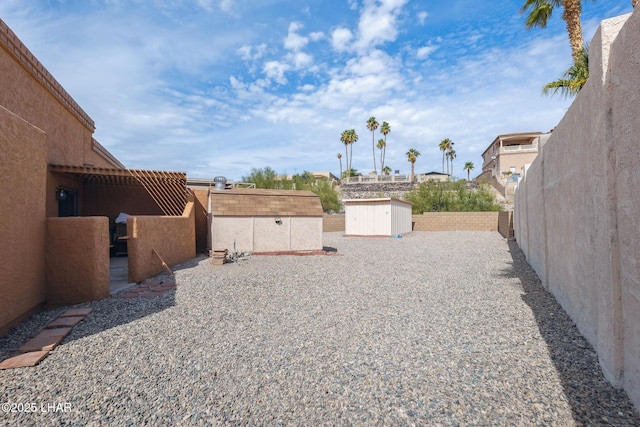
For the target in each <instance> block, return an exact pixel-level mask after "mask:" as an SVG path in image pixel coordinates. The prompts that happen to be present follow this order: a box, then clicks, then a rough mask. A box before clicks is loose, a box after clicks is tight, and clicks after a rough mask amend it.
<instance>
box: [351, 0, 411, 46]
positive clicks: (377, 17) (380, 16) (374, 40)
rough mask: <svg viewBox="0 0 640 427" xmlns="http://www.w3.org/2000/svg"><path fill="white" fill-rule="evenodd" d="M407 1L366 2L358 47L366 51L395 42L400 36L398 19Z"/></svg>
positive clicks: (384, 0)
mask: <svg viewBox="0 0 640 427" xmlns="http://www.w3.org/2000/svg"><path fill="white" fill-rule="evenodd" d="M406 2H407V0H366V1H365V4H364V7H363V9H362V13H361V15H360V21H359V22H358V40H357V41H356V47H357V48H358V49H359V50H366V49H368V48H370V47H374V46H376V45H378V44H381V43H384V42H388V41H394V40H395V39H396V37H397V35H398V29H397V24H398V23H397V18H398V15H399V14H400V12H401V9H402V6H404V5H405V4H406Z"/></svg>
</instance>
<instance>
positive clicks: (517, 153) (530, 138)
mask: <svg viewBox="0 0 640 427" xmlns="http://www.w3.org/2000/svg"><path fill="white" fill-rule="evenodd" d="M550 136H551V132H547V133H543V132H523V133H509V134H503V135H498V136H497V137H496V138H495V139H494V140H493V141H492V142H491V144H489V146H488V147H487V149H486V150H484V152H483V153H482V173H480V175H478V177H477V178H476V179H478V180H481V179H484V180H486V181H487V182H489V183H490V184H491V185H492V186H493V187H495V188H496V190H498V192H500V194H502V195H503V196H505V197H507V199H509V196H510V195H511V191H512V190H513V188H514V187H515V185H516V184H517V182H518V179H519V178H521V177H524V176H525V174H526V172H527V169H528V168H529V165H531V163H532V162H533V161H534V160H535V158H536V157H537V156H538V153H539V152H540V151H541V150H542V147H543V146H544V144H545V143H546V142H547V140H548V139H549V137H550Z"/></svg>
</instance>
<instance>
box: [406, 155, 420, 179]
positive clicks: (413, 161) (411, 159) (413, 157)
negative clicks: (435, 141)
mask: <svg viewBox="0 0 640 427" xmlns="http://www.w3.org/2000/svg"><path fill="white" fill-rule="evenodd" d="M419 155H420V153H419V152H418V150H416V149H415V148H409V151H407V160H408V161H409V162H410V163H411V182H413V177H414V174H413V171H414V166H415V164H416V160H417V159H418V156H419Z"/></svg>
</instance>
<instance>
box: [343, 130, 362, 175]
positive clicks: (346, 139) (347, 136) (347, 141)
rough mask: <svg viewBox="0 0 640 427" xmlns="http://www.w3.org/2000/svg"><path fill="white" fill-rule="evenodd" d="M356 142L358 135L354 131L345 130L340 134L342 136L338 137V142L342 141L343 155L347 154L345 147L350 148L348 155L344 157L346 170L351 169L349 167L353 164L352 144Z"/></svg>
mask: <svg viewBox="0 0 640 427" xmlns="http://www.w3.org/2000/svg"><path fill="white" fill-rule="evenodd" d="M357 140H358V134H357V133H356V131H355V130H354V129H347V130H345V131H344V132H342V135H340V141H342V143H343V144H344V146H345V154H346V152H347V146H351V150H350V154H349V155H347V156H346V161H347V169H351V166H352V164H353V144H354V143H355V142H356V141H357Z"/></svg>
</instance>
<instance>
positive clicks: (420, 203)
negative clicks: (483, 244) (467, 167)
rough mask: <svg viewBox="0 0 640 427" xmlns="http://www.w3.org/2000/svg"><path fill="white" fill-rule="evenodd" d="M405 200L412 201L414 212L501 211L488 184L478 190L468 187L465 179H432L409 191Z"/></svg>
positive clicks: (482, 185)
mask: <svg viewBox="0 0 640 427" xmlns="http://www.w3.org/2000/svg"><path fill="white" fill-rule="evenodd" d="M404 198H405V200H407V201H409V202H411V204H412V212H413V213H414V214H422V213H424V212H484V211H501V210H502V206H501V205H500V204H499V203H497V202H496V200H495V196H494V195H493V193H492V192H491V191H490V190H489V188H488V184H486V183H485V184H481V185H480V187H479V188H478V189H477V190H472V189H468V188H467V186H466V183H465V181H462V180H459V181H451V182H440V181H436V180H432V179H430V180H429V181H427V182H423V183H422V184H420V185H419V186H418V188H416V189H414V190H411V191H408V192H407V193H406V194H405V196H404Z"/></svg>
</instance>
